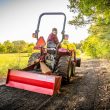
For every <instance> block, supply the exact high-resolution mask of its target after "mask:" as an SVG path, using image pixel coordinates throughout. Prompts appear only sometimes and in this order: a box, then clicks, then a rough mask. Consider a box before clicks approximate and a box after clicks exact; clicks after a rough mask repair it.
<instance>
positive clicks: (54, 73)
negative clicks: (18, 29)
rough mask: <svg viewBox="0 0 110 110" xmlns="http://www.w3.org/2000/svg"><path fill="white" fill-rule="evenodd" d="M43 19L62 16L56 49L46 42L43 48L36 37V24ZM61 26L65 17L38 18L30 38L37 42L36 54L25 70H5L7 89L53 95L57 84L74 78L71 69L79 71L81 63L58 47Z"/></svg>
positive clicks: (57, 89)
mask: <svg viewBox="0 0 110 110" xmlns="http://www.w3.org/2000/svg"><path fill="white" fill-rule="evenodd" d="M44 15H63V16H64V24H63V30H62V40H61V42H60V43H59V44H58V45H56V44H55V43H53V42H47V47H45V45H46V42H45V40H44V38H43V37H38V36H39V35H38V34H39V26H40V21H41V18H42V16H44ZM65 24H66V15H65V14H64V13H62V12H54V13H50V12H49V13H42V14H41V15H40V16H39V20H38V25H37V30H36V31H35V33H33V37H34V38H37V43H36V46H35V49H39V50H40V53H33V54H32V55H31V56H30V58H29V61H28V67H26V68H24V69H23V70H19V71H18V70H17V71H16V70H9V72H8V78H7V84H6V85H7V86H11V87H16V88H20V89H26V90H30V91H34V92H38V93H43V94H49V95H53V94H54V93H57V92H58V91H59V89H60V84H61V82H67V83H69V82H70V79H71V77H72V76H74V75H75V67H76V66H78V67H80V62H81V60H80V59H77V58H76V52H75V51H70V50H67V49H62V48H61V47H60V45H61V43H62V41H63V39H64V35H65ZM72 54H74V57H72Z"/></svg>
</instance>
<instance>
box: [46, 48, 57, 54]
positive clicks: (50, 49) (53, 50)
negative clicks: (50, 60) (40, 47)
mask: <svg viewBox="0 0 110 110" xmlns="http://www.w3.org/2000/svg"><path fill="white" fill-rule="evenodd" d="M47 53H49V54H55V53H56V48H47Z"/></svg>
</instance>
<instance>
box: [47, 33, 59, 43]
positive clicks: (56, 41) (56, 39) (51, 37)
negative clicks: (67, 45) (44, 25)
mask: <svg viewBox="0 0 110 110" xmlns="http://www.w3.org/2000/svg"><path fill="white" fill-rule="evenodd" d="M48 41H52V42H54V43H55V44H58V43H59V40H58V38H57V36H56V35H54V34H53V33H51V34H50V35H49V36H48V39H47V42H48Z"/></svg>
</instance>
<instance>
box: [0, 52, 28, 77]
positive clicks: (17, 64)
mask: <svg viewBox="0 0 110 110" xmlns="http://www.w3.org/2000/svg"><path fill="white" fill-rule="evenodd" d="M28 59H29V55H28V53H16V54H0V76H1V77H6V75H7V71H8V69H22V68H24V67H26V66H27V63H28Z"/></svg>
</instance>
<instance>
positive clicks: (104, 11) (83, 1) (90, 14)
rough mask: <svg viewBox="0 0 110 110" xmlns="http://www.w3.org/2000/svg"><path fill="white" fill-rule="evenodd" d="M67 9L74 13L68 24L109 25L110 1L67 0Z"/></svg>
mask: <svg viewBox="0 0 110 110" xmlns="http://www.w3.org/2000/svg"><path fill="white" fill-rule="evenodd" d="M69 2H70V5H68V8H69V9H70V11H71V12H74V17H73V20H71V21H70V22H69V23H70V24H74V25H77V26H80V25H84V24H88V23H96V22H97V23H101V24H103V23H104V24H109V23H110V0H69Z"/></svg>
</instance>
